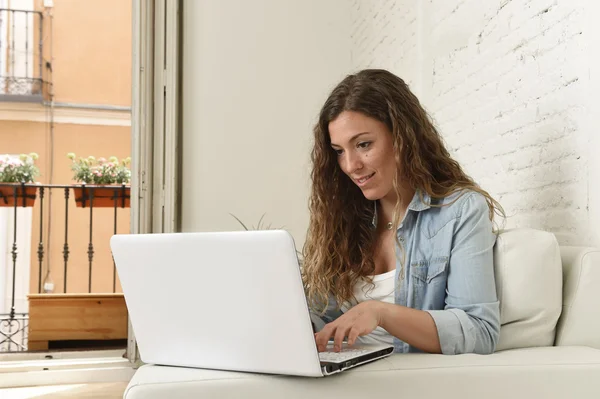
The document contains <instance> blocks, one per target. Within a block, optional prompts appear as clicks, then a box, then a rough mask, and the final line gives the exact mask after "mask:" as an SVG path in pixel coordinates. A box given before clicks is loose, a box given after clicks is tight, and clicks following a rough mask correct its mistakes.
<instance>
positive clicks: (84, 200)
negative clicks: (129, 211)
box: [73, 185, 131, 208]
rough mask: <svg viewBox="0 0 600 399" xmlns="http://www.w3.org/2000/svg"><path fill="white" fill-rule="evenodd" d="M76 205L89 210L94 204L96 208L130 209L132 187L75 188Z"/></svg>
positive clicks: (84, 186) (83, 186)
mask: <svg viewBox="0 0 600 399" xmlns="http://www.w3.org/2000/svg"><path fill="white" fill-rule="evenodd" d="M73 191H74V193H75V203H76V204H77V206H78V207H79V208H87V207H89V206H90V203H91V202H92V192H93V203H92V206H93V207H94V208H114V207H115V203H116V204H117V208H129V206H130V197H131V187H130V186H117V185H107V186H91V185H90V186H88V185H82V186H74V187H73Z"/></svg>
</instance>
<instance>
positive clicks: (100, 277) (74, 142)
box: [0, 120, 131, 292]
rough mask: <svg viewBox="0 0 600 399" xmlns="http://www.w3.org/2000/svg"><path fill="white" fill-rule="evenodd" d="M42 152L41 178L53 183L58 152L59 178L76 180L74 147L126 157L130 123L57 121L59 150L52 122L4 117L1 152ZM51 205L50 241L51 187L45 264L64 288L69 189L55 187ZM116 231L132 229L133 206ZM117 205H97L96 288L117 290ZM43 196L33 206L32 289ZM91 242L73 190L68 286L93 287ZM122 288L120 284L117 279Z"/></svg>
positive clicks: (57, 288) (82, 152)
mask: <svg viewBox="0 0 600 399" xmlns="http://www.w3.org/2000/svg"><path fill="white" fill-rule="evenodd" d="M29 152H37V153H38V154H40V159H39V161H38V163H39V167H40V172H41V176H40V177H39V178H38V181H39V182H41V183H48V182H49V178H50V167H49V166H50V165H49V162H48V160H49V159H51V156H50V155H51V154H52V153H53V154H54V160H55V161H54V173H53V175H54V177H53V181H54V184H71V183H72V182H73V181H72V171H71V170H70V162H71V161H70V160H69V159H68V158H67V157H66V154H67V153H69V152H75V153H76V154H77V155H83V156H88V155H93V156H95V157H96V158H99V157H105V158H108V157H110V156H112V155H114V156H116V157H119V158H124V157H127V156H129V154H130V152H131V148H130V129H129V127H122V126H89V125H87V126H86V125H75V124H58V125H56V126H55V133H54V151H53V152H52V151H51V150H50V141H49V134H48V132H47V125H46V124H44V123H35V122H18V121H2V120H0V153H2V154H3V153H11V154H20V153H29ZM52 193H53V194H52V208H51V226H50V231H51V233H50V242H49V243H48V231H47V230H46V229H47V226H48V223H49V222H50V220H49V218H48V215H49V211H50V208H48V206H49V196H48V193H47V192H46V195H45V200H44V201H45V206H44V208H45V209H44V222H43V225H44V229H45V230H44V232H43V233H44V246H45V249H46V256H45V259H46V260H45V261H44V264H43V265H44V266H43V272H44V275H45V271H46V267H47V265H48V264H49V265H50V270H51V276H52V279H53V280H54V284H55V292H62V291H63V276H64V273H63V270H64V269H63V265H64V262H63V254H62V250H63V244H64V227H65V209H64V208H65V202H64V190H60V189H53V191H52ZM117 215H118V223H117V231H118V232H119V233H127V232H129V209H119V210H118V214H117ZM113 218H114V211H113V209H100V208H97V209H95V210H94V221H93V243H94V252H95V253H94V261H93V266H92V270H93V272H92V283H93V285H92V291H94V292H112V268H113V264H112V257H111V255H110V248H109V246H108V243H109V239H110V236H111V235H112V234H113V226H114V223H113ZM39 222H40V201H39V199H38V201H36V205H35V207H34V209H33V226H32V227H33V228H32V237H33V242H32V248H31V260H32V263H31V281H30V288H31V292H37V289H38V271H39V263H38V256H37V243H38V241H39ZM88 242H89V208H86V209H82V208H77V207H76V205H75V201H74V199H73V192H72V191H70V198H69V247H70V257H69V263H68V273H67V275H68V280H67V288H68V291H69V292H87V290H88V283H87V281H88V268H89V267H88V258H87V247H88ZM48 255H49V256H48ZM117 290H118V291H119V290H120V286H119V285H117Z"/></svg>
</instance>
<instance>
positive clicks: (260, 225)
mask: <svg viewBox="0 0 600 399" xmlns="http://www.w3.org/2000/svg"><path fill="white" fill-rule="evenodd" d="M230 215H231V216H232V217H233V218H234V219H235V220H237V221H238V223H239V224H241V225H242V227H243V228H244V230H246V231H249V230H281V229H283V228H284V227H283V226H282V227H275V228H273V227H272V224H270V223H269V224H268V225H266V226H265V225H264V223H263V219H264V218H265V215H266V214H265V213H263V214H262V216H261V217H260V219H259V220H258V223H257V225H256V226H251V227H250V228H248V226H246V225H245V224H244V222H242V221H241V220H240V219H239V218H238V217H237V216H235V215H234V214H233V213H230ZM296 255H298V260H299V262H300V265H302V252H300V251H298V250H296Z"/></svg>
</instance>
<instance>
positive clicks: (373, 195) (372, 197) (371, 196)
mask: <svg viewBox="0 0 600 399" xmlns="http://www.w3.org/2000/svg"><path fill="white" fill-rule="evenodd" d="M362 193H363V195H364V196H365V198H366V199H368V200H369V201H377V200H379V199H381V198H383V195H381V194H380V193H378V192H376V191H373V190H367V191H363V192H362Z"/></svg>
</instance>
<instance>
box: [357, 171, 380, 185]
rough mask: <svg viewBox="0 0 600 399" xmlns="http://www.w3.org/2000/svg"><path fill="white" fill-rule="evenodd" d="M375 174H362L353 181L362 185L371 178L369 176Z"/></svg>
mask: <svg viewBox="0 0 600 399" xmlns="http://www.w3.org/2000/svg"><path fill="white" fill-rule="evenodd" d="M374 175H375V172H373V173H371V174H370V175H367V176H363V177H361V178H359V179H354V181H355V182H356V184H357V185H359V186H364V185H365V184H366V183H367V182H368V181H369V180H371V178H372V177H373V176H374Z"/></svg>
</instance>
